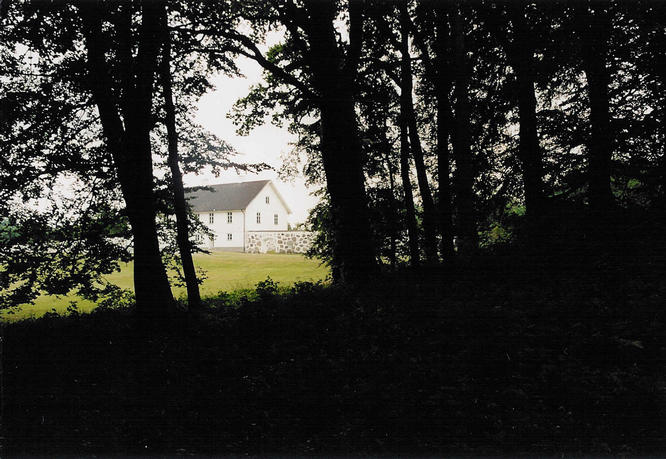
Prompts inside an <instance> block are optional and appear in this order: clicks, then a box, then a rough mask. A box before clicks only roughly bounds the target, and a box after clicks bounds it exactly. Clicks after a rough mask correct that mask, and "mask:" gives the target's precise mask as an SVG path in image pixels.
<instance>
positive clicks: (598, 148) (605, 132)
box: [579, 4, 613, 215]
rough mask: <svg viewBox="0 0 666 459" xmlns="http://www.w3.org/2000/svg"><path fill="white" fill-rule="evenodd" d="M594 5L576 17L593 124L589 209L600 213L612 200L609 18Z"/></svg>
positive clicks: (601, 213)
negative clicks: (591, 8)
mask: <svg viewBox="0 0 666 459" xmlns="http://www.w3.org/2000/svg"><path fill="white" fill-rule="evenodd" d="M594 9H595V11H594V12H591V11H589V10H588V9H587V6H586V7H585V13H584V14H582V15H581V16H580V18H579V20H580V21H581V24H580V30H581V39H582V45H583V69H584V71H585V77H586V79H587V91H588V96H589V99H590V125H591V128H592V129H591V131H592V133H591V136H590V141H589V145H588V177H589V192H588V195H589V201H590V209H591V211H592V213H593V214H595V215H603V214H604V213H606V212H607V211H608V210H610V208H611V205H612V203H613V197H612V193H611V180H610V169H611V154H612V143H611V139H612V132H611V129H610V109H609V98H608V84H609V72H608V68H607V65H606V60H607V52H608V35H609V33H610V20H609V17H608V13H607V11H606V10H605V9H604V8H603V6H602V5H597V4H595V5H594Z"/></svg>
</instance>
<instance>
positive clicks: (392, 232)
mask: <svg viewBox="0 0 666 459" xmlns="http://www.w3.org/2000/svg"><path fill="white" fill-rule="evenodd" d="M386 109H387V111H388V106H387V107H386ZM387 131H388V126H386V123H385V125H384V130H382V131H381V136H382V146H383V149H384V157H385V159H386V169H387V170H388V179H389V189H390V190H391V196H390V198H391V204H390V209H391V210H390V212H391V220H390V221H391V223H392V224H391V225H390V227H389V230H388V231H389V238H390V239H391V241H390V249H389V250H390V252H389V263H390V264H391V270H392V271H393V270H395V268H396V266H397V264H398V258H397V256H398V254H397V241H398V228H399V224H400V222H399V218H400V217H399V215H398V209H397V208H396V207H397V206H396V199H395V176H394V169H393V167H394V165H393V162H392V161H391V157H390V151H391V146H390V145H389V141H388V138H387Z"/></svg>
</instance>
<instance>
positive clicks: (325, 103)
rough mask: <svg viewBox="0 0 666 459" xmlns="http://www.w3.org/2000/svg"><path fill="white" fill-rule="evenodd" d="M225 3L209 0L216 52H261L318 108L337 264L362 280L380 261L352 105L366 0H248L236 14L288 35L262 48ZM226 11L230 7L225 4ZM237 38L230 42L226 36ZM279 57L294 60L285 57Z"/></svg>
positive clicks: (343, 274) (277, 74)
mask: <svg viewBox="0 0 666 459" xmlns="http://www.w3.org/2000/svg"><path fill="white" fill-rule="evenodd" d="M223 9H224V8H223V7H222V8H221V7H220V5H218V4H215V5H209V9H208V10H207V13H206V14H207V15H208V17H209V18H211V20H210V21H209V25H210V28H208V29H206V30H203V31H202V33H204V34H207V35H208V36H210V37H223V38H224V40H223V43H216V44H211V47H210V50H211V51H212V52H219V51H220V50H222V49H225V50H228V49H232V50H233V52H235V53H237V54H240V55H244V56H247V57H249V58H251V59H254V60H256V61H257V62H258V63H259V64H260V65H261V66H263V67H264V68H265V69H266V70H267V71H268V72H269V74H270V75H271V78H274V79H276V80H278V81H279V82H280V83H281V84H286V85H289V86H292V87H293V88H294V89H296V90H297V91H298V92H299V93H300V98H301V99H302V100H303V102H304V103H305V104H308V105H312V106H314V107H316V110H317V112H318V116H319V123H318V128H319V150H320V152H321V160H322V165H323V170H324V173H325V176H326V188H327V191H328V194H329V197H330V218H331V222H332V227H333V239H332V241H333V242H332V243H333V265H334V266H335V267H336V268H335V270H334V272H335V273H339V276H340V277H339V278H338V280H340V281H343V282H352V283H354V282H359V281H361V280H362V279H364V278H366V277H367V275H368V274H369V273H371V272H373V271H374V270H375V269H376V264H375V256H374V243H373V241H372V234H371V229H370V223H369V219H368V212H367V210H368V207H367V195H366V191H365V183H364V175H363V156H362V148H361V143H360V139H359V132H358V123H357V118H356V113H355V107H354V105H355V95H356V78H357V73H358V61H359V56H360V53H361V50H362V47H363V22H364V13H363V5H362V3H361V2H359V1H356V0H351V1H344V2H343V1H335V0H326V1H317V0H306V1H304V2H302V4H300V5H297V4H296V3H295V2H293V1H292V0H285V1H282V2H279V3H270V4H267V3H266V2H263V1H256V2H246V3H245V4H244V5H242V6H240V5H239V8H238V17H240V18H243V19H246V20H247V21H249V23H250V24H253V25H254V27H255V30H261V31H263V30H265V27H267V26H276V25H279V26H282V27H284V28H285V29H286V32H287V39H286V40H285V43H283V44H282V45H281V46H280V47H277V48H275V49H274V50H273V52H272V53H271V55H269V56H265V55H264V54H263V53H262V52H261V50H260V49H259V47H258V46H257V43H256V42H255V39H257V40H258V37H256V36H255V37H254V38H255V39H253V38H252V37H250V36H247V35H244V34H242V33H240V32H239V31H238V30H237V29H234V28H232V27H230V26H228V25H227V24H226V23H225V21H226V19H223V16H222V14H223V13H222V12H221V11H222V10H223ZM224 11H226V10H224ZM340 14H346V15H348V18H349V40H348V43H346V42H345V41H344V40H342V39H341V37H340V36H339V34H338V33H337V31H336V22H335V21H336V18H337V17H338V16H339V15H340ZM229 40H232V41H233V43H234V44H233V45H229V43H228V41H229ZM280 59H285V60H290V61H291V62H289V63H287V64H286V65H282V66H281V65H280Z"/></svg>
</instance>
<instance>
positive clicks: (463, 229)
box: [452, 3, 478, 255]
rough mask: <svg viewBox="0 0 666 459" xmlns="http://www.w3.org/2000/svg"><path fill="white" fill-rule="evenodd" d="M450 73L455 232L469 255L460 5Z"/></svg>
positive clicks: (471, 218) (473, 234) (471, 215)
mask: <svg viewBox="0 0 666 459" xmlns="http://www.w3.org/2000/svg"><path fill="white" fill-rule="evenodd" d="M452 15H453V21H452V22H453V45H454V46H453V48H454V52H453V73H454V75H455V76H454V79H455V86H454V94H455V99H456V102H455V124H454V126H455V128H454V129H455V130H454V133H453V156H454V159H455V164H456V170H455V173H454V176H453V180H454V187H455V205H456V234H457V236H458V250H459V252H460V253H461V254H464V255H466V254H469V253H471V252H473V251H474V250H476V248H477V245H478V235H477V230H476V217H475V212H474V168H473V165H472V151H471V145H470V142H471V140H470V103H469V94H468V84H469V82H468V80H469V62H468V59H467V49H466V47H465V19H464V16H463V11H462V6H461V4H460V3H458V4H457V5H456V6H455V7H454V8H453V12H452Z"/></svg>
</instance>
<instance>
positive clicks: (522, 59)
mask: <svg viewBox="0 0 666 459" xmlns="http://www.w3.org/2000/svg"><path fill="white" fill-rule="evenodd" d="M509 12H510V15H511V21H512V22H513V30H514V42H513V46H511V52H510V53H509V54H510V57H511V64H512V67H513V68H514V71H515V73H516V79H517V83H518V113H519V117H520V131H519V136H520V139H519V145H518V156H519V158H520V162H521V164H522V168H523V184H524V188H525V206H526V210H527V218H528V220H529V221H530V224H529V228H530V236H531V239H532V240H533V241H534V238H535V237H536V236H537V235H536V234H534V231H535V226H534V220H535V219H536V218H538V217H539V216H541V215H543V192H544V185H543V160H542V155H541V149H540V146H539V138H538V133H537V119H536V96H535V93H534V80H535V65H534V50H533V47H532V41H533V37H532V33H531V31H530V29H529V27H528V25H527V23H526V20H525V10H524V6H523V5H522V4H521V3H515V4H511V5H510V7H509Z"/></svg>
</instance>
